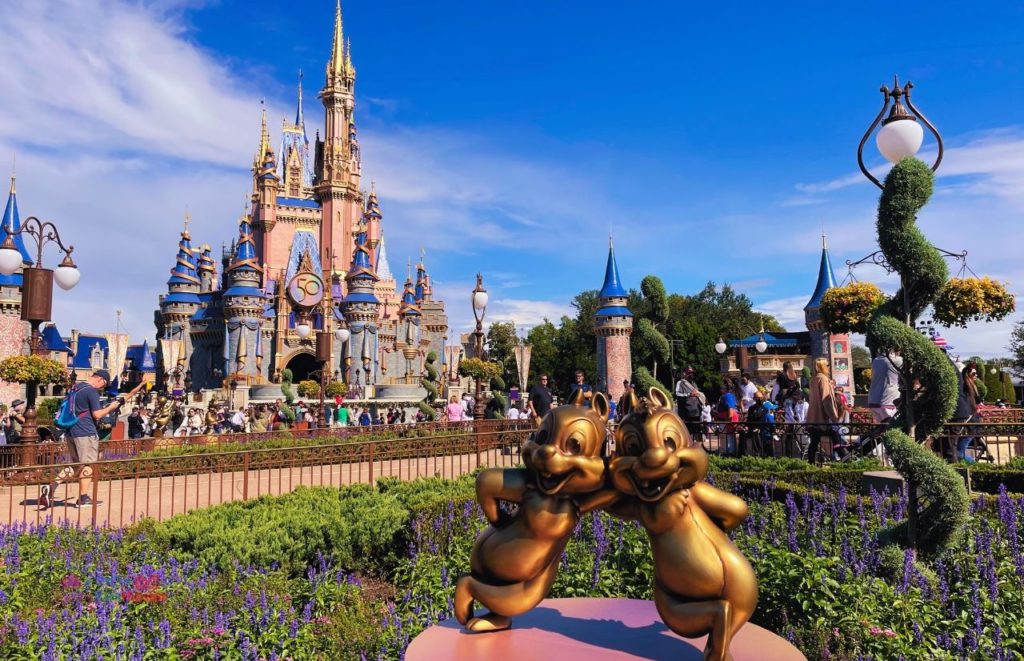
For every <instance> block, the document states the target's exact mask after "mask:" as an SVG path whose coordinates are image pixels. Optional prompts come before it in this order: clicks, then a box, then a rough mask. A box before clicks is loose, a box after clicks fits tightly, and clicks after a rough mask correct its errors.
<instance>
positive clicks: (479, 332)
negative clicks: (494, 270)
mask: <svg viewBox="0 0 1024 661" xmlns="http://www.w3.org/2000/svg"><path fill="white" fill-rule="evenodd" d="M470 302H471V303H472V304H473V317H474V318H475V319H476V330H475V331H473V341H474V351H475V353H476V357H477V358H479V359H480V360H487V356H486V354H485V353H484V315H486V314H487V290H486V289H484V276H482V275H481V274H479V273H477V274H476V287H475V288H474V289H473V293H472V295H471V296H470ZM480 386H481V383H480V379H479V378H477V380H476V402H475V404H474V405H473V418H474V419H476V420H481V419H482V418H483V417H484V402H483V392H482V388H481V387H480Z"/></svg>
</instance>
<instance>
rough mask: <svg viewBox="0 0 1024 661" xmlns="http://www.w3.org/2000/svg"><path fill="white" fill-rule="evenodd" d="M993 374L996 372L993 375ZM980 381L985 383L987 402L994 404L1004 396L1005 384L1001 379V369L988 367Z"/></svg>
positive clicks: (992, 366)
mask: <svg viewBox="0 0 1024 661" xmlns="http://www.w3.org/2000/svg"><path fill="white" fill-rule="evenodd" d="M993 372H995V373H994V374H993ZM979 380H980V381H984V382H985V391H986V394H985V401H987V402H994V401H996V400H997V399H1001V398H1002V396H1003V382H1002V380H1001V379H1000V378H999V369H998V368H996V366H995V365H986V366H985V371H984V373H983V374H981V379H979Z"/></svg>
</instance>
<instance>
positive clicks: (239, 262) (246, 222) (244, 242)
mask: <svg viewBox="0 0 1024 661" xmlns="http://www.w3.org/2000/svg"><path fill="white" fill-rule="evenodd" d="M230 270H231V271H259V270H260V266H259V263H258V260H257V259H256V240H255V239H253V236H252V223H251V222H250V219H249V216H248V215H245V216H242V218H241V220H239V221H238V241H237V242H236V243H235V254H234V258H233V259H232V260H231V267H230Z"/></svg>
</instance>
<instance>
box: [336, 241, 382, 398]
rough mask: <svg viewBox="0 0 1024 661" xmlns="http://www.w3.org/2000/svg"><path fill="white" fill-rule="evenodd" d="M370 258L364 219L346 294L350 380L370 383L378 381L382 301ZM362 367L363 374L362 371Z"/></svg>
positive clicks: (348, 277)
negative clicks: (378, 295) (379, 320)
mask: <svg viewBox="0 0 1024 661" xmlns="http://www.w3.org/2000/svg"><path fill="white" fill-rule="evenodd" d="M378 279H379V278H378V277H377V274H376V273H375V272H374V270H373V264H372V262H371V260H370V251H369V248H368V246H367V236H366V223H365V222H364V223H360V225H359V228H358V231H357V232H356V243H355V249H354V251H353V253H352V266H351V267H350V268H349V270H348V274H347V275H346V276H345V284H346V288H347V290H348V293H347V294H346V296H345V301H344V306H345V321H346V322H347V323H348V328H349V331H350V332H351V336H350V339H349V343H348V345H349V351H350V352H351V354H350V356H349V357H350V358H351V359H352V361H351V365H352V372H351V374H350V380H349V383H356V384H359V383H362V384H364V385H369V384H371V383H376V376H377V368H376V365H377V361H378V357H377V352H378V339H377V315H378V307H379V305H380V301H379V300H378V299H377V296H376V295H375V294H374V291H373V289H374V285H375V284H376V283H377V281H378ZM360 370H361V371H362V374H360Z"/></svg>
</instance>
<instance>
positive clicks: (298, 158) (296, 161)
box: [277, 71, 313, 198]
mask: <svg viewBox="0 0 1024 661" xmlns="http://www.w3.org/2000/svg"><path fill="white" fill-rule="evenodd" d="M278 156H279V157H280V159H281V162H280V164H279V165H278V171H277V176H278V177H279V178H280V179H281V181H282V184H283V191H282V192H283V194H284V196H285V197H291V198H300V197H304V195H303V193H304V192H305V191H304V189H307V188H309V187H311V186H312V185H313V172H312V170H310V167H309V138H308V137H307V136H306V120H305V118H304V117H303V114H302V72H301V71H300V72H299V98H298V102H297V104H296V108H295V122H294V123H293V124H289V123H288V121H287V120H284V122H283V126H282V127H281V152H280V153H279V154H278Z"/></svg>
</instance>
